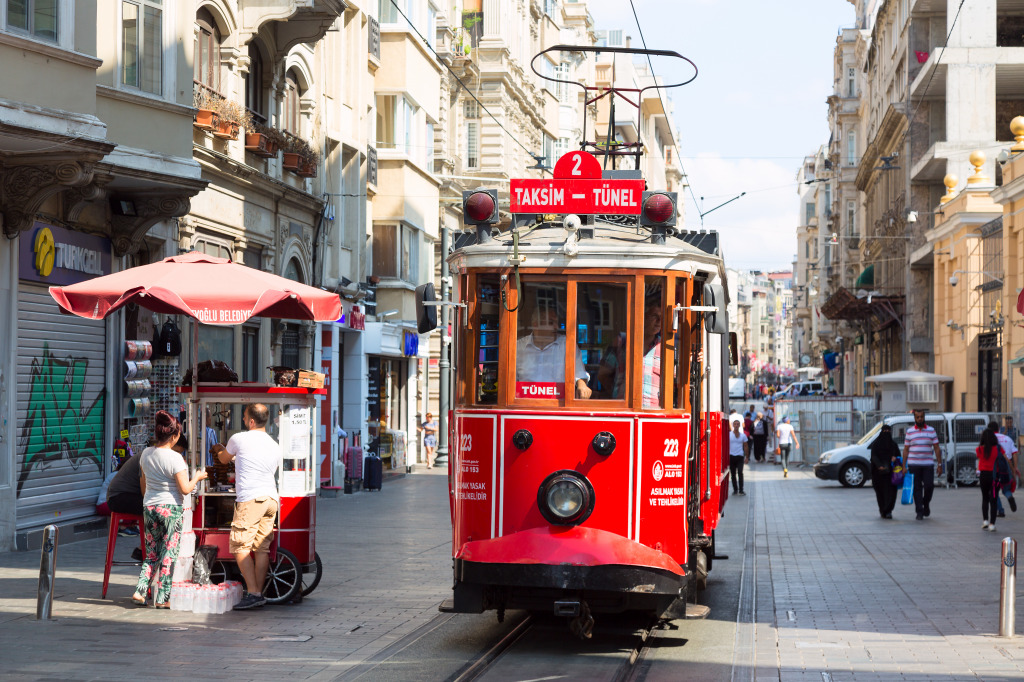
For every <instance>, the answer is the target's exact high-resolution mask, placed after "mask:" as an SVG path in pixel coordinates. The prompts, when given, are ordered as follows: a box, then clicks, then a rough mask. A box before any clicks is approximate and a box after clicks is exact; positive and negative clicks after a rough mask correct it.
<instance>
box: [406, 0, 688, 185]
mask: <svg viewBox="0 0 1024 682" xmlns="http://www.w3.org/2000/svg"><path fill="white" fill-rule="evenodd" d="M391 4H392V5H393V6H394V8H395V9H396V10H398V13H399V14H401V15H402V18H403V19H405V21H406V22H407V23H408V24H409V28H411V29H412V30H413V32H414V33H415V34H416V35H417V36H419V38H420V40H422V41H423V44H424V45H425V46H426V47H427V49H428V50H430V51H431V52H432V53H433V55H434V56H435V57H437V61H438V62H440V63H441V64H442V65H443V66H444V68H446V69H448V73H450V74H451V75H452V78H454V79H455V80H456V81H457V82H458V84H459V85H460V86H461V87H462V89H463V90H465V91H466V94H467V95H469V96H470V97H472V98H473V99H474V100H475V101H476V103H477V104H479V105H480V108H481V109H483V110H484V111H485V112H486V113H487V115H488V116H490V117H491V120H493V121H494V122H495V123H497V124H498V127H499V128H501V130H502V132H504V133H505V134H506V135H508V136H509V138H510V139H511V140H512V141H513V142H515V143H516V144H517V145H519V146H520V147H522V148H523V150H524V151H525V152H526V153H527V154H529V155H530V156H531V157H532V158H533V159H534V160H535V161H536V160H538V156H537V155H536V154H534V153H533V152H532V151H531V150H530V148H529V147H527V146H526V145H524V144H523V143H522V142H520V141H519V140H518V139H517V138H516V136H515V135H513V134H512V133H511V132H509V130H508V128H506V127H505V126H504V125H502V123H501V121H499V120H498V119H497V118H496V117H495V116H494V114H492V113H491V112H490V110H489V109H488V108H487V107H486V106H484V103H483V102H481V101H480V99H479V98H478V97H477V96H476V95H474V94H473V91H472V90H470V89H469V88H467V87H466V84H465V83H463V82H462V79H461V78H459V76H458V75H457V74H456V73H455V72H454V71H453V70H452V67H450V66H448V64H446V63H445V61H444V60H443V59H441V55H439V54H438V53H437V50H435V49H434V46H433V45H431V44H430V43H429V42H428V41H427V39H426V38H424V37H423V34H422V33H420V30H419V29H418V28H416V26H415V25H414V24H413V23H412V20H411V19H409V17H407V16H406V15H405V12H403V11H402V8H401V7H399V6H398V3H397V2H395V0H391ZM659 94H660V93H659ZM677 153H678V150H677ZM540 158H544V157H540ZM541 170H546V171H548V172H549V173H550V172H551V170H550V169H548V168H542V169H541Z"/></svg>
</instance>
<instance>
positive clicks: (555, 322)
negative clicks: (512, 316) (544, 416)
mask: <svg viewBox="0 0 1024 682" xmlns="http://www.w3.org/2000/svg"><path fill="white" fill-rule="evenodd" d="M566 289H567V285H566V283H565V282H535V281H534V282H531V281H529V280H527V279H526V278H523V284H522V299H521V301H522V302H521V304H520V307H519V310H518V316H517V317H518V330H517V332H518V333H517V341H516V392H515V397H516V399H520V400H521V399H527V400H560V399H562V398H564V397H565V356H566V338H565V336H566V335H565V312H566V305H567V303H566V298H567V294H566ZM573 367H574V377H575V385H574V391H575V395H576V397H577V398H589V397H590V393H591V390H590V387H589V386H587V382H588V381H589V379H590V375H589V374H588V373H587V372H586V370H585V369H584V363H583V357H582V354H581V352H580V349H579V347H578V346H577V348H576V349H575V362H574V364H573Z"/></svg>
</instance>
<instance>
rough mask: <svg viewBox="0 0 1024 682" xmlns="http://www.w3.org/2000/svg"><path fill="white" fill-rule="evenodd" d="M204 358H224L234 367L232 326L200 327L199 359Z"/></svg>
mask: <svg viewBox="0 0 1024 682" xmlns="http://www.w3.org/2000/svg"><path fill="white" fill-rule="evenodd" d="M204 360H222V361H224V362H226V363H227V364H228V366H229V367H232V368H234V366H235V335H234V329H233V328H232V327H217V326H212V325H205V324H204V325H201V326H200V327H199V361H200V362H203V361H204ZM290 366H291V367H295V366H296V365H290Z"/></svg>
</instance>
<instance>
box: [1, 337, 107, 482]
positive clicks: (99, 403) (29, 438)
mask: <svg viewBox="0 0 1024 682" xmlns="http://www.w3.org/2000/svg"><path fill="white" fill-rule="evenodd" d="M88 366H89V361H88V360H87V359H86V358H76V357H73V356H71V355H69V356H67V357H66V358H65V359H58V358H56V357H54V356H53V355H51V354H50V349H49V346H48V345H47V344H46V343H44V344H43V356H42V357H41V358H33V360H32V365H31V373H30V376H31V382H32V385H31V393H30V395H29V404H28V409H27V413H26V417H25V421H24V423H23V424H22V425H21V437H20V442H19V443H18V445H19V448H22V449H24V452H25V456H24V458H23V459H22V464H21V471H20V472H19V473H18V491H17V496H19V497H20V496H21V489H22V487H23V486H24V485H25V482H26V481H27V480H28V479H29V477H30V476H31V474H32V472H33V471H34V470H39V471H44V470H46V469H48V468H50V466H52V465H53V464H55V463H57V462H59V461H60V460H62V459H66V460H67V461H68V463H70V464H71V468H72V469H74V470H76V471H77V470H78V468H79V467H81V466H82V465H83V464H84V465H89V464H91V465H93V466H95V467H96V469H97V471H100V472H102V471H103V453H102V452H101V451H100V448H101V444H102V443H103V405H104V397H105V396H104V391H103V390H100V391H97V392H96V394H95V395H93V396H85V395H83V389H84V387H85V377H86V370H87V369H88ZM90 399H91V404H89V405H88V407H86V402H87V401H89V400H90Z"/></svg>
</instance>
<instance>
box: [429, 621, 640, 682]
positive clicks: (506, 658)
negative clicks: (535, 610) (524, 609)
mask: <svg viewBox="0 0 1024 682" xmlns="http://www.w3.org/2000/svg"><path fill="white" fill-rule="evenodd" d="M659 623H660V621H658V620H655V619H650V618H648V617H638V616H632V615H608V616H604V617H603V618H602V619H601V620H600V621H599V622H598V623H597V625H595V628H594V631H593V635H592V637H591V638H590V639H580V638H578V637H576V636H575V635H573V634H572V633H570V632H569V628H568V627H567V626H566V621H565V620H564V619H560V618H553V617H544V616H529V617H527V618H526V619H524V620H523V621H522V622H521V623H519V624H518V625H517V626H516V628H515V629H513V630H512V631H511V632H509V633H508V635H507V636H505V637H504V638H502V640H501V641H498V642H496V643H495V644H494V646H492V647H491V648H490V649H488V650H487V651H486V652H484V653H483V654H482V655H481V656H480V657H479V658H478V659H477V660H476V661H474V662H472V663H471V664H469V665H468V666H467V667H466V668H465V669H464V670H463V671H461V672H460V673H459V674H458V675H457V676H455V677H453V678H449V681H448V682H499V681H504V680H551V679H558V680H580V681H584V680H585V681H587V682H637V681H638V680H642V679H643V676H644V675H643V673H644V670H643V668H642V666H641V665H640V663H641V662H642V661H643V658H644V654H645V652H646V650H647V647H648V646H649V643H650V641H651V638H652V637H653V636H654V633H655V632H656V628H657V627H658V625H659Z"/></svg>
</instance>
